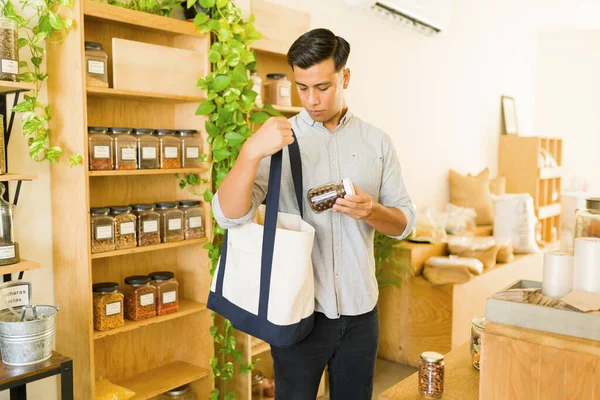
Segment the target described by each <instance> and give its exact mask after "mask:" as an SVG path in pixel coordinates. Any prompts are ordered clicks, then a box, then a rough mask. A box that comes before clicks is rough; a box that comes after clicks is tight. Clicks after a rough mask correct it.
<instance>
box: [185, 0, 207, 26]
mask: <svg viewBox="0 0 600 400" xmlns="http://www.w3.org/2000/svg"><path fill="white" fill-rule="evenodd" d="M190 1H191V2H192V5H193V4H194V3H196V0H188V4H189V3H190ZM188 8H190V7H189V6H188ZM209 19H210V17H209V16H208V14H205V13H198V14H196V16H195V17H194V25H203V24H205V23H206V22H207V21H208V20H209Z"/></svg>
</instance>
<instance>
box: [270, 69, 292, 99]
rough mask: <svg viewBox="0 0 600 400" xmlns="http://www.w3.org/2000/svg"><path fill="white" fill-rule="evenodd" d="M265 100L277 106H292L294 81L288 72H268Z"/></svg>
mask: <svg viewBox="0 0 600 400" xmlns="http://www.w3.org/2000/svg"><path fill="white" fill-rule="evenodd" d="M265 102H266V103H271V104H273V105H276V106H284V107H291V106H292V82H290V81H289V80H288V79H287V75H286V74H267V82H266V83H265Z"/></svg>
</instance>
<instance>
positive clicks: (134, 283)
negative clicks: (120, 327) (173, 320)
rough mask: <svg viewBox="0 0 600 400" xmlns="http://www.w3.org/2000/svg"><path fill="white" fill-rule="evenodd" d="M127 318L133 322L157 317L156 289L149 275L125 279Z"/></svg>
mask: <svg viewBox="0 0 600 400" xmlns="http://www.w3.org/2000/svg"><path fill="white" fill-rule="evenodd" d="M124 292H125V318H127V319H130V320H132V321H141V320H144V319H148V318H152V317H156V288H155V287H154V286H152V285H150V277H148V276H147V275H135V276H129V277H127V278H125V289H124Z"/></svg>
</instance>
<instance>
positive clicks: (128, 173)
mask: <svg viewBox="0 0 600 400" xmlns="http://www.w3.org/2000/svg"><path fill="white" fill-rule="evenodd" d="M206 171H207V169H206V168H174V169H133V170H124V171H122V170H119V171H88V176H141V175H170V174H173V175H175V174H203V173H205V172H206Z"/></svg>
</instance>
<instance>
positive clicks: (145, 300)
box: [140, 293, 154, 307]
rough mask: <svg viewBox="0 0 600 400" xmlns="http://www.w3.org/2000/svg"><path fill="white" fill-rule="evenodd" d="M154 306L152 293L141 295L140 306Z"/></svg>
mask: <svg viewBox="0 0 600 400" xmlns="http://www.w3.org/2000/svg"><path fill="white" fill-rule="evenodd" d="M152 304H154V293H148V294H143V295H141V296H140V305H141V306H142V307H146V306H150V305H152Z"/></svg>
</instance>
